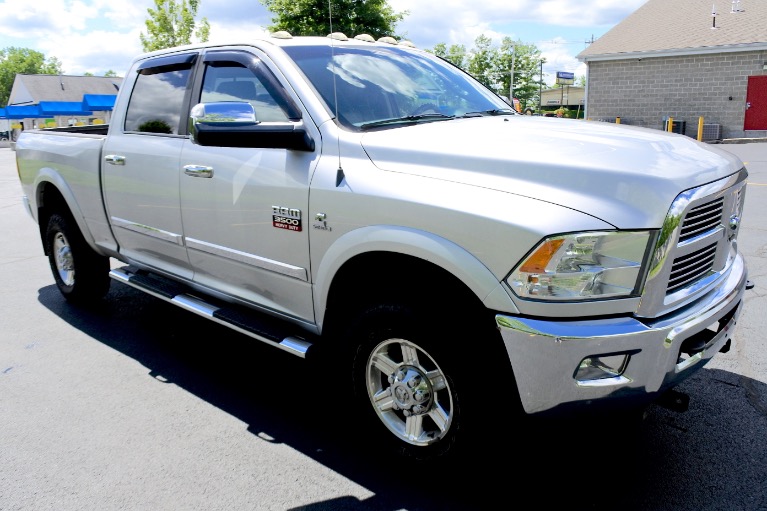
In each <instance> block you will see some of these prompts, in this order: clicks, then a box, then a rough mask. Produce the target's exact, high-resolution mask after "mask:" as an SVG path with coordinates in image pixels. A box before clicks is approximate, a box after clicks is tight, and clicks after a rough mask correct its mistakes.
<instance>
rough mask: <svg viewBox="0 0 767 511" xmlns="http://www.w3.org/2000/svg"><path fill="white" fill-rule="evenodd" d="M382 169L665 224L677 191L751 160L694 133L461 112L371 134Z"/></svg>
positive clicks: (627, 225) (607, 217) (619, 222)
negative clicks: (457, 115) (461, 116)
mask: <svg viewBox="0 0 767 511" xmlns="http://www.w3.org/2000/svg"><path fill="white" fill-rule="evenodd" d="M361 143H362V146H363V148H364V149H365V151H366V152H367V154H368V156H369V157H370V159H371V160H372V162H373V163H374V164H375V165H376V166H377V167H378V168H380V169H382V170H386V171H392V172H403V173H408V174H413V175H418V176H422V177H428V178H433V179H441V180H448V181H453V182H459V183H464V184H467V185H471V186H480V187H484V188H491V189H495V190H498V191H501V192H506V193H509V194H514V195H522V196H526V197H531V198H534V199H538V200H542V201H546V202H550V203H554V204H559V205H561V206H565V207H567V208H571V209H575V210H578V211H581V212H583V213H586V214H588V215H592V216H595V217H597V218H599V219H600V220H603V221H605V222H608V223H610V224H612V225H614V226H616V227H618V228H623V229H632V228H636V229H639V228H658V227H660V225H662V223H663V219H664V218H665V216H666V213H667V212H668V209H669V206H670V205H671V202H672V201H673V200H674V198H675V197H676V196H677V195H678V194H679V193H680V192H682V191H684V190H687V189H689V188H694V187H696V186H699V185H702V184H705V183H709V182H712V181H716V180H718V179H720V178H723V177H725V176H728V175H730V174H733V173H735V172H737V171H738V170H740V169H741V168H742V167H743V164H742V162H741V161H740V160H739V159H738V158H737V157H735V156H734V155H732V154H730V153H727V152H725V151H723V150H721V149H718V148H715V147H711V146H709V145H707V144H704V143H701V142H698V141H697V140H694V139H692V138H689V137H687V136H685V135H678V134H674V133H667V132H664V131H660V130H653V129H650V128H639V127H635V126H628V125H622V124H621V125H616V124H609V123H603V122H597V121H582V120H575V119H557V118H546V117H530V116H517V115H514V116H499V117H478V118H466V119H454V120H450V121H439V122H431V123H425V124H419V125H415V126H406V127H400V128H395V129H389V130H382V131H376V132H369V133H365V134H364V135H363V136H362V139H361Z"/></svg>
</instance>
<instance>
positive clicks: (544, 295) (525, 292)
mask: <svg viewBox="0 0 767 511" xmlns="http://www.w3.org/2000/svg"><path fill="white" fill-rule="evenodd" d="M652 236H653V235H652V232H650V231H621V232H618V231H615V232H582V233H575V234H563V235H560V236H552V237H550V238H546V239H545V240H543V241H542V242H541V243H540V244H538V246H537V247H535V249H534V250H533V251H532V252H530V254H528V256H527V257H526V258H525V259H524V260H523V261H522V262H521V263H520V264H519V265H517V267H516V268H514V270H513V271H512V272H511V275H509V276H508V277H507V279H506V282H507V283H508V284H509V285H510V286H511V289H512V290H514V293H515V294H516V295H517V296H519V297H521V298H534V299H539V300H584V299H596V298H624V297H627V296H632V295H635V296H636V295H638V294H639V292H640V291H641V285H642V280H643V279H644V274H645V272H644V268H645V261H646V260H647V257H648V254H649V253H650V250H649V247H650V246H651V245H650V242H651V238H652Z"/></svg>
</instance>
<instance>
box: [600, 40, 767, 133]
mask: <svg viewBox="0 0 767 511" xmlns="http://www.w3.org/2000/svg"><path fill="white" fill-rule="evenodd" d="M765 62H767V51H750V52H737V53H719V54H710V55H690V56H676V57H651V58H642V59H637V58H634V59H626V60H610V61H597V62H589V63H588V88H587V98H586V115H587V117H588V118H590V119H592V120H605V121H614V120H615V118H616V117H620V118H621V123H624V124H631V125H636V126H644V127H648V128H655V129H663V120H664V119H665V118H668V117H669V116H670V117H673V118H674V120H675V121H677V120H679V121H685V122H686V131H685V134H686V135H688V136H691V137H697V134H698V119H699V118H700V117H701V116H703V120H704V123H705V124H720V125H721V129H722V134H721V135H722V138H741V137H764V136H767V130H763V131H744V130H743V121H744V117H745V105H746V91H747V88H748V77H749V76H753V75H765V74H767V71H765V70H764V69H763V66H764V65H765Z"/></svg>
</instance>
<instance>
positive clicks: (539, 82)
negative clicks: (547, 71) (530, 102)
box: [538, 59, 545, 114]
mask: <svg viewBox="0 0 767 511" xmlns="http://www.w3.org/2000/svg"><path fill="white" fill-rule="evenodd" d="M544 60H545V59H541V71H540V74H539V75H538V76H539V78H540V80H539V81H538V113H539V114H540V113H541V99H543V61H544Z"/></svg>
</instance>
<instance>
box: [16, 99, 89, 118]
mask: <svg viewBox="0 0 767 511" xmlns="http://www.w3.org/2000/svg"><path fill="white" fill-rule="evenodd" d="M38 106H39V107H40V116H42V117H50V116H51V115H93V112H91V111H90V110H86V109H85V108H83V103H82V101H41V102H40V103H39V105H38ZM29 117H32V116H29Z"/></svg>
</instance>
